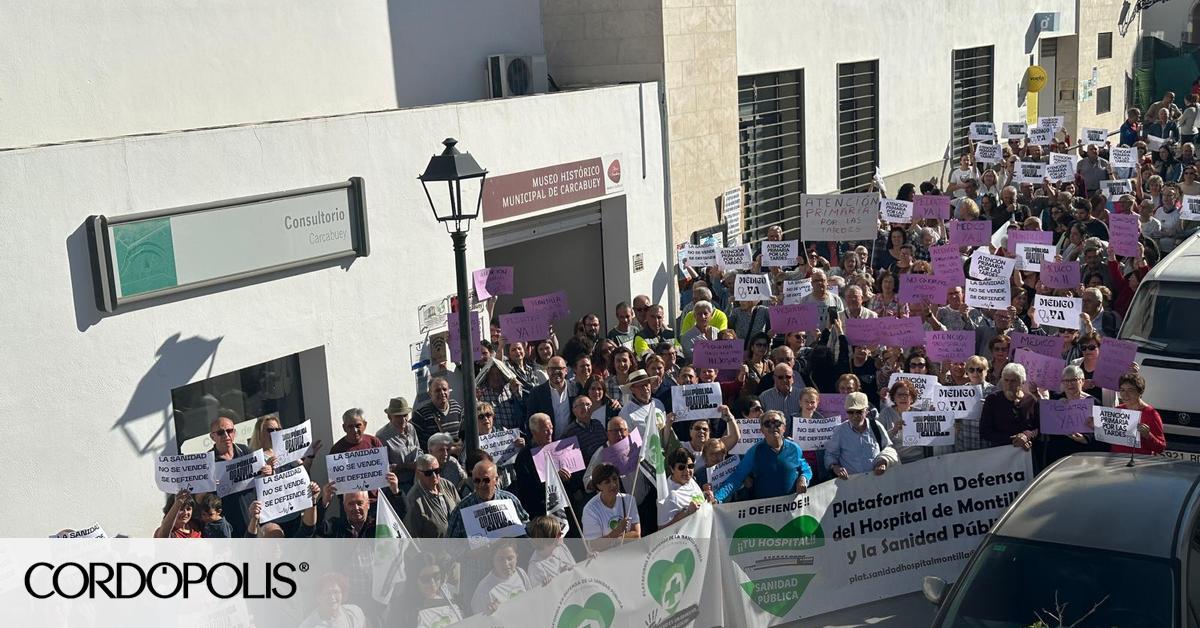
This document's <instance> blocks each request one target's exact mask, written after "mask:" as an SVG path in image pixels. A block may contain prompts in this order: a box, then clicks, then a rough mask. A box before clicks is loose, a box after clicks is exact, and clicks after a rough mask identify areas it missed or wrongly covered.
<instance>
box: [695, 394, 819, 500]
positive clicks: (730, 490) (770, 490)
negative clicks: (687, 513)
mask: <svg viewBox="0 0 1200 628" xmlns="http://www.w3.org/2000/svg"><path fill="white" fill-rule="evenodd" d="M783 424H784V415H783V414H782V413H780V412H778V411H775V410H768V411H767V412H764V413H763V415H762V418H761V419H760V420H759V430H760V431H761V432H762V435H763V440H762V442H759V443H757V444H755V445H754V446H753V447H751V448H750V451H748V452H746V455H745V456H743V457H742V459H741V461H740V462H738V466H737V469H736V470H734V472H733V473H731V474H730V475H729V477H728V478H726V479H725V481H724V482H722V483H721V486H719V487H717V490H716V491H715V493H714V495H715V497H716V499H717V501H719V502H723V501H725V500H727V499H729V498H730V497H731V496H733V494H734V493H735V492H737V490H738V489H740V488H741V487H742V483H743V482H745V481H746V478H748V477H751V476H753V477H754V488H753V489H752V490H751V494H752V495H753V499H764V498H767V497H779V496H781V495H789V494H792V493H804V492H806V491H807V490H808V483H809V482H810V481H811V480H812V469H811V468H810V467H809V466H808V463H807V462H805V461H804V452H803V451H801V449H800V446H799V445H797V444H796V443H795V441H792V440H789V439H785V438H784V436H783Z"/></svg>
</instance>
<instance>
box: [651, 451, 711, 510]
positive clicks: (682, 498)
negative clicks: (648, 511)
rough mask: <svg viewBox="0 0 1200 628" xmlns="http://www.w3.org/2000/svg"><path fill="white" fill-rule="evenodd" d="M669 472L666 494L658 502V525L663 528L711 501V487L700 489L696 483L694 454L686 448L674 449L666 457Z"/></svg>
mask: <svg viewBox="0 0 1200 628" xmlns="http://www.w3.org/2000/svg"><path fill="white" fill-rule="evenodd" d="M666 465H667V469H668V470H669V472H670V474H669V475H668V476H667V489H668V490H667V496H666V499H665V500H664V501H661V502H659V504H658V527H659V528H665V527H667V526H669V525H672V524H675V523H678V522H679V521H681V520H683V518H685V517H687V516H688V515H692V514H695V512H696V511H697V510H699V509H700V505H701V504H703V503H705V502H709V503H711V502H713V501H714V499H713V494H712V490H711V489H706V490H701V489H700V485H699V484H696V479H695V468H696V456H695V455H694V454H693V453H692V452H690V451H688V450H686V449H682V448H680V449H676V450H674V451H672V452H671V453H670V454H669V455H668V456H667V457H666Z"/></svg>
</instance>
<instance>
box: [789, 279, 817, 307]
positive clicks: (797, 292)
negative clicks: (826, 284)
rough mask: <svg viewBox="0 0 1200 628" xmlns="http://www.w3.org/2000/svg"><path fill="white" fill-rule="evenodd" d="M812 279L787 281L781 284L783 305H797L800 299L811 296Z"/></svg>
mask: <svg viewBox="0 0 1200 628" xmlns="http://www.w3.org/2000/svg"><path fill="white" fill-rule="evenodd" d="M812 291H813V289H812V279H788V280H785V281H784V282H783V304H784V305H798V304H799V303H800V299H803V298H804V297H806V296H808V295H810V294H812Z"/></svg>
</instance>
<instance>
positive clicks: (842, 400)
mask: <svg viewBox="0 0 1200 628" xmlns="http://www.w3.org/2000/svg"><path fill="white" fill-rule="evenodd" d="M817 412H820V413H821V416H846V395H842V394H838V393H821V397H820V399H819V400H818V401H817Z"/></svg>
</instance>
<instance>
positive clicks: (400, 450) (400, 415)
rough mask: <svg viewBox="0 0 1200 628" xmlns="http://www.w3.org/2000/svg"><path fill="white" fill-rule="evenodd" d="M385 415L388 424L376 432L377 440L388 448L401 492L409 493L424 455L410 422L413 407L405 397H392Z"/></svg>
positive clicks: (415, 430) (390, 462) (389, 461)
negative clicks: (414, 475)
mask: <svg viewBox="0 0 1200 628" xmlns="http://www.w3.org/2000/svg"><path fill="white" fill-rule="evenodd" d="M383 413H384V414H385V415H386V416H387V419H388V423H387V425H384V426H383V427H381V428H379V431H378V432H375V438H378V439H379V440H380V441H381V442H383V444H384V446H385V447H387V453H388V464H390V465H391V466H392V469H391V470H392V472H394V473H395V474H396V477H397V478H399V480H400V490H401V491H403V492H405V493H407V492H408V489H410V488H412V485H413V471H414V470H415V469H416V468H417V465H416V462H417V458H418V457H419V456H421V454H422V453H423V452H422V451H421V444H420V442H419V441H418V439H417V428H416V427H414V426H413V424H412V421H410V420H409V416H410V415H411V414H412V407H411V406H409V405H408V400H407V399H405V398H404V397H392V399H391V400H390V401H388V406H387V408H385V409H384V411H383Z"/></svg>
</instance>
